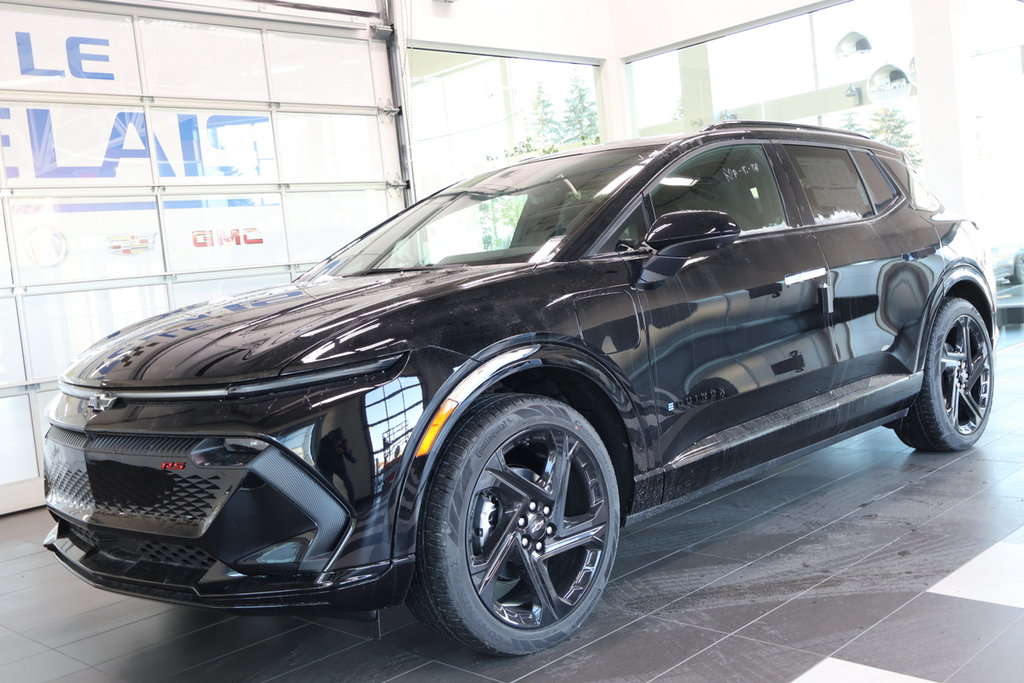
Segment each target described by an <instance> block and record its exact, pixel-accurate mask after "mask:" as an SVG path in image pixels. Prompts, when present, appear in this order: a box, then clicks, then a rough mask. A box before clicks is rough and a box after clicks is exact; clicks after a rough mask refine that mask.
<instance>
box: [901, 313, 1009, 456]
mask: <svg viewBox="0 0 1024 683" xmlns="http://www.w3.org/2000/svg"><path fill="white" fill-rule="evenodd" d="M927 354H928V355H927V357H926V359H925V365H924V382H923V384H922V386H921V393H920V394H919V395H918V397H917V400H916V401H915V402H914V405H913V407H911V409H910V412H909V413H908V414H907V416H906V417H905V418H903V420H901V421H900V423H899V424H898V425H897V427H896V435H897V436H899V438H900V440H901V441H903V443H905V444H907V445H908V446H912V447H913V448H919V449H921V450H930V451H960V450H964V449H966V448H969V447H970V446H971V445H973V444H974V442H976V441H977V440H978V439H979V438H980V437H981V434H982V432H983V431H984V430H985V425H986V424H987V423H988V416H989V412H990V408H991V405H992V389H993V379H994V376H993V367H992V341H991V339H990V338H989V334H988V329H987V327H986V326H985V321H984V320H983V319H982V317H981V315H980V314H979V313H978V311H977V309H976V308H974V306H972V305H971V304H970V303H968V302H966V301H964V300H963V299H947V300H945V301H944V302H943V303H942V305H941V306H939V310H938V312H937V313H936V315H935V324H934V325H933V326H932V332H931V336H930V337H929V339H928V347H927Z"/></svg>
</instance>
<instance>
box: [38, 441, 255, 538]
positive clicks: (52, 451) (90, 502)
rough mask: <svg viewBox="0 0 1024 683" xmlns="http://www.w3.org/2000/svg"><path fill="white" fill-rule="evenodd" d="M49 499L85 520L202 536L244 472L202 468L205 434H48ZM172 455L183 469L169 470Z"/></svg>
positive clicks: (138, 528)
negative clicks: (199, 454)
mask: <svg viewBox="0 0 1024 683" xmlns="http://www.w3.org/2000/svg"><path fill="white" fill-rule="evenodd" d="M47 442H48V443H47V447H46V458H45V462H46V479H47V487H48V488H47V502H48V503H49V504H50V506H52V507H53V508H55V509H57V510H60V511H62V512H64V513H66V514H67V515H70V516H71V517H74V518H76V519H79V520H82V521H89V522H92V523H97V524H102V525H105V526H112V527H115V528H124V529H132V530H140V531H148V532H166V533H170V534H172V535H177V536H186V537H196V536H198V535H200V534H201V533H202V532H203V531H204V530H205V528H206V526H207V525H208V523H209V521H211V519H212V518H213V516H214V514H215V513H216V511H217V510H219V509H220V507H221V506H222V505H223V504H224V503H225V502H226V500H227V497H228V496H229V495H230V493H231V491H232V490H233V489H234V486H235V485H236V484H237V481H238V479H240V477H241V476H243V475H244V472H243V471H241V470H238V469H235V470H224V469H217V468H199V467H197V466H195V465H194V464H193V463H191V462H190V460H189V453H190V452H191V451H192V449H193V448H194V447H195V446H196V445H197V444H198V443H199V442H200V439H192V438H178V437H160V436H156V437H150V436H137V435H97V436H91V435H87V434H82V433H79V432H72V431H69V430H66V429H61V428H59V427H53V428H51V429H50V432H49V433H48V434H47ZM167 461H171V462H173V463H174V464H175V465H180V466H181V469H164V468H163V464H164V463H165V462H167Z"/></svg>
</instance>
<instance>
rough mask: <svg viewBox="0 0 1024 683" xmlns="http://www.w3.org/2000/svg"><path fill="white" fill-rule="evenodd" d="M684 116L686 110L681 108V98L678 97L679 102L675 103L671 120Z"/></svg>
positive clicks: (678, 119) (680, 118) (677, 119)
mask: <svg viewBox="0 0 1024 683" xmlns="http://www.w3.org/2000/svg"><path fill="white" fill-rule="evenodd" d="M685 116H686V112H685V111H684V110H683V98H682V97H680V98H679V103H678V104H677V105H676V110H675V112H674V113H673V114H672V120H673V121H682V120H683V118H684V117H685Z"/></svg>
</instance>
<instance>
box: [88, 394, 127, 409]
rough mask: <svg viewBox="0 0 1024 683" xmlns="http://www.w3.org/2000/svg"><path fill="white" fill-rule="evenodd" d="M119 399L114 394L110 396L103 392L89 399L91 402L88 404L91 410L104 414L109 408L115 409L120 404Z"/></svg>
mask: <svg viewBox="0 0 1024 683" xmlns="http://www.w3.org/2000/svg"><path fill="white" fill-rule="evenodd" d="M118 400H119V399H118V397H117V396H115V395H114V394H108V393H107V392H105V391H103V392H100V393H98V394H93V395H92V396H90V397H89V401H88V402H87V403H86V405H87V406H89V409H90V410H92V411H93V412H96V413H102V412H103V411H104V410H107V409H108V408H113V407H114V405H115V404H116V403H117V402H118Z"/></svg>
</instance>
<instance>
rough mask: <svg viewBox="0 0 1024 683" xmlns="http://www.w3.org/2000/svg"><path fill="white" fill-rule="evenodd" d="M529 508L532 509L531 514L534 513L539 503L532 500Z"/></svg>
mask: <svg viewBox="0 0 1024 683" xmlns="http://www.w3.org/2000/svg"><path fill="white" fill-rule="evenodd" d="M527 507H529V508H530V512H534V511H535V510H536V509H537V501H535V500H531V501H530V504H529V505H528V506H527Z"/></svg>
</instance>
